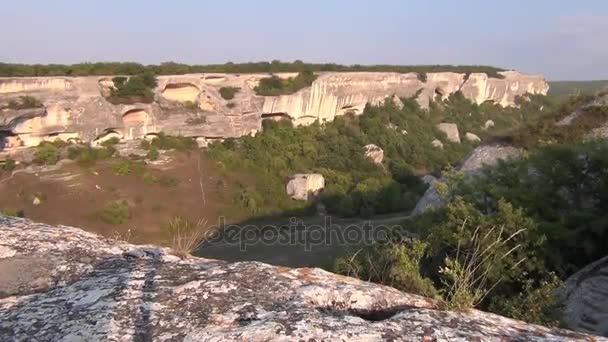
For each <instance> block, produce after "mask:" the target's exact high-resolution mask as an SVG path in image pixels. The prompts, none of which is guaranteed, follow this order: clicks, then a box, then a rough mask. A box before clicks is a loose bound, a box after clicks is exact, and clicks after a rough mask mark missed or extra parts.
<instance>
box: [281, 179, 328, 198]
mask: <svg viewBox="0 0 608 342" xmlns="http://www.w3.org/2000/svg"><path fill="white" fill-rule="evenodd" d="M324 188H325V178H323V175H321V174H318V173H298V174H295V175H293V177H291V179H290V180H289V182H288V183H287V187H286V191H287V195H288V196H289V197H291V198H292V199H294V200H298V201H308V200H311V199H313V198H314V197H316V196H317V195H319V193H321V191H323V189H324Z"/></svg>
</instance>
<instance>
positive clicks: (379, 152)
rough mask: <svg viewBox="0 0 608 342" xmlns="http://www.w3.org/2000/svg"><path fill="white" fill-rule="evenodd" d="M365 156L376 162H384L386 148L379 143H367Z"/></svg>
mask: <svg viewBox="0 0 608 342" xmlns="http://www.w3.org/2000/svg"><path fill="white" fill-rule="evenodd" d="M364 149H365V156H366V157H367V158H369V159H371V160H372V161H373V162H374V163H376V164H382V161H383V160H384V150H383V149H382V148H380V146H378V145H374V144H369V145H365V147H364Z"/></svg>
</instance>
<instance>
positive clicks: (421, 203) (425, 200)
mask: <svg viewBox="0 0 608 342" xmlns="http://www.w3.org/2000/svg"><path fill="white" fill-rule="evenodd" d="M425 177H427V176H425ZM430 177H432V178H430ZM430 177H427V178H426V179H423V180H422V181H423V182H425V183H426V184H429V188H428V189H426V191H425V193H424V195H422V197H421V198H420V199H419V200H418V203H416V207H414V210H413V211H412V216H418V215H420V214H423V213H424V212H426V211H427V210H433V209H437V208H441V207H442V206H443V198H441V196H439V193H438V192H437V189H436V188H435V186H434V184H433V183H434V182H435V181H439V180H437V179H436V178H435V177H433V176H430Z"/></svg>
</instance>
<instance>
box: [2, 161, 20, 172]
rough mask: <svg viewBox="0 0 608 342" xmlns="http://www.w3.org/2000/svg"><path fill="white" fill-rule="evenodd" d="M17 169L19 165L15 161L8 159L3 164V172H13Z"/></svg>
mask: <svg viewBox="0 0 608 342" xmlns="http://www.w3.org/2000/svg"><path fill="white" fill-rule="evenodd" d="M16 167H17V163H16V162H15V160H14V159H11V158H7V159H6V160H5V161H4V163H3V164H2V170H4V171H9V172H10V171H13V170H14V169H15V168H16Z"/></svg>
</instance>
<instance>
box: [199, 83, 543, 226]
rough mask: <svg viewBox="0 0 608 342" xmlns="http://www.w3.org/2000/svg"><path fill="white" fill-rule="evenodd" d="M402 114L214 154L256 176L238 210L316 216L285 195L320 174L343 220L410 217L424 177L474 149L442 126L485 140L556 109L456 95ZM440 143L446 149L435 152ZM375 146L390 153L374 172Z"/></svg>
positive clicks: (268, 132) (269, 138) (265, 135)
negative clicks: (370, 152)
mask: <svg viewBox="0 0 608 342" xmlns="http://www.w3.org/2000/svg"><path fill="white" fill-rule="evenodd" d="M403 101H404V107H403V109H399V108H398V107H397V106H396V105H395V104H394V103H393V102H391V101H387V102H386V103H384V104H383V105H381V106H367V107H366V108H365V111H364V113H363V114H362V115H360V116H352V115H347V116H344V117H338V118H336V120H335V121H333V122H330V123H326V124H323V125H320V124H314V125H311V126H308V127H299V128H294V127H291V125H290V123H289V122H272V121H265V122H264V131H263V132H262V133H260V134H258V135H257V136H256V137H243V138H239V139H228V140H226V141H225V142H223V143H221V144H214V145H212V146H211V147H210V148H209V154H210V155H211V157H212V158H213V159H215V160H216V161H218V162H219V163H220V165H222V167H223V168H224V169H225V170H226V171H227V172H242V171H243V170H248V173H249V174H251V175H254V176H255V179H256V182H257V186H256V187H250V188H242V189H241V191H240V193H239V194H236V195H235V197H236V198H237V202H238V203H237V204H238V205H240V206H241V207H242V208H243V209H245V210H248V211H250V212H251V213H254V214H256V215H262V214H273V213H281V212H285V211H292V210H296V211H298V210H306V209H310V208H308V207H307V204H306V203H300V202H295V201H291V200H289V199H288V198H287V196H286V195H285V188H284V187H285V184H286V181H287V179H288V178H289V177H290V176H291V175H293V174H294V173H299V172H316V173H320V174H322V175H323V176H324V177H325V179H326V184H327V187H326V189H325V191H324V193H323V196H322V202H323V204H324V205H325V207H326V208H327V210H328V212H329V213H333V214H337V215H340V216H371V215H374V214H382V213H390V212H396V211H408V210H411V209H412V208H413V206H414V205H415V204H416V201H417V200H418V198H419V197H420V196H421V194H422V193H423V192H424V191H425V189H426V186H425V185H423V184H421V182H420V180H419V178H418V177H417V176H418V175H421V174H426V173H430V172H437V171H440V170H441V169H442V168H444V167H445V166H447V165H455V164H456V163H458V162H459V161H461V160H462V159H463V157H464V156H465V155H466V154H467V153H468V152H470V151H471V150H472V149H473V148H474V144H473V143H470V142H467V141H466V139H464V138H463V142H462V143H460V144H455V143H449V142H447V139H446V138H445V135H444V134H443V133H442V132H440V131H438V130H437V128H436V127H435V126H436V124H438V123H440V122H452V123H456V124H458V127H459V130H460V132H461V135H462V136H464V133H465V132H472V133H475V134H477V135H479V136H481V137H483V138H485V137H487V136H489V135H490V134H491V132H489V131H487V130H484V128H483V126H484V123H485V122H486V121H487V120H493V121H494V122H495V128H494V130H496V131H499V130H503V129H505V130H506V129H511V128H514V127H519V126H522V125H525V124H526V123H527V122H529V121H532V120H533V119H534V118H535V117H537V116H538V115H540V113H542V112H543V111H541V110H540V108H541V107H544V109H545V110H550V108H551V104H550V103H548V102H547V99H546V98H543V97H539V96H531V97H529V100H522V99H520V100H518V101H519V102H518V103H520V106H521V107H520V108H519V109H517V108H502V107H500V106H498V105H494V104H490V103H484V104H482V105H476V104H473V103H471V102H470V101H469V100H467V99H465V98H464V97H463V96H462V94H460V93H457V94H454V95H453V96H451V97H450V98H449V99H447V100H445V101H439V102H437V103H435V104H433V105H432V106H431V108H430V110H429V111H425V110H422V109H421V108H420V107H419V106H418V104H417V103H416V101H415V100H413V99H403ZM434 139H440V140H442V141H443V144H444V147H443V148H438V147H434V146H432V144H431V142H432V141H433V140H434ZM367 144H376V145H378V146H380V147H381V148H382V149H383V150H384V155H385V158H384V161H383V163H382V164H381V165H376V164H374V163H373V162H372V161H371V160H369V159H367V158H366V157H365V155H364V153H365V152H364V146H365V145H367Z"/></svg>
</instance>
